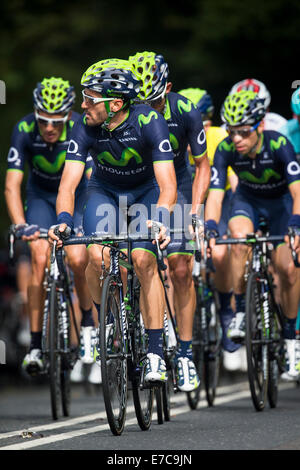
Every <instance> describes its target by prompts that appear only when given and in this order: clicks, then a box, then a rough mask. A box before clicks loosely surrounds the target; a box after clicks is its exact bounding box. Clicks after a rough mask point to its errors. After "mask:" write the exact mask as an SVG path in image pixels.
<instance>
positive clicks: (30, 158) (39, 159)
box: [5, 77, 93, 373]
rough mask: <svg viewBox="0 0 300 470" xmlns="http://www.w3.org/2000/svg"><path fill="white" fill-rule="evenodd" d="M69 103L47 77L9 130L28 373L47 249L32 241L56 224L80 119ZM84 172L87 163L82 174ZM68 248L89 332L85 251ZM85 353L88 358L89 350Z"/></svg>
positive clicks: (80, 197)
mask: <svg viewBox="0 0 300 470" xmlns="http://www.w3.org/2000/svg"><path fill="white" fill-rule="evenodd" d="M74 102H75V92H74V88H73V87H72V86H70V84H69V82H68V81H66V80H63V79H62V78H55V77H51V78H44V79H43V80H42V81H41V82H39V83H38V84H37V86H36V88H35V89H34V91H33V103H34V112H33V113H31V114H28V115H27V116H25V117H23V118H22V119H21V120H20V121H19V122H18V123H17V124H16V126H15V127H14V130H13V133H12V138H11V147H10V149H9V153H8V157H7V162H8V170H7V174H6V181H5V198H6V204H7V209H8V213H9V216H10V219H11V222H12V223H13V224H16V225H17V226H18V236H19V237H20V238H22V239H23V240H24V241H28V242H30V252H31V263H32V276H31V278H30V280H29V289H28V305H29V312H30V328H31V343H30V347H29V352H28V354H26V356H25V359H24V361H23V368H24V369H25V370H26V371H28V372H29V373H31V371H33V369H35V370H37V371H38V370H40V369H42V367H43V364H42V361H41V335H42V312H43V298H44V295H43V294H44V292H43V289H44V288H43V278H44V272H45V267H46V263H47V252H48V247H49V245H48V242H47V241H46V240H43V239H37V237H38V236H39V234H40V232H45V233H47V232H48V229H49V228H50V226H51V225H53V224H55V223H56V211H55V202H56V197H57V191H58V186H59V182H60V179H61V175H62V170H63V167H64V162H65V156H66V151H67V148H68V144H69V139H70V134H71V129H72V127H73V124H74V122H75V121H76V120H77V119H79V118H80V115H79V114H78V113H75V112H73V111H72V107H73V105H74ZM26 162H27V163H28V166H29V177H28V180H27V185H26V209H25V210H24V209H23V203H22V196H21V187H22V183H23V179H24V171H25V165H26ZM89 167H91V165H90V164H89V165H87V166H86V169H88V168H89ZM86 187H87V179H86V177H84V178H82V180H81V183H80V187H79V189H78V190H77V193H76V206H75V213H76V218H75V223H74V227H75V229H79V228H80V226H81V218H82V211H83V206H84V203H85V193H86ZM69 248H71V250H70V249H69ZM74 248H75V249H74ZM74 248H73V247H68V259H69V264H70V267H71V268H72V270H73V272H74V281H75V286H76V290H77V295H78V297H79V302H80V306H81V309H82V320H83V321H84V325H85V326H89V327H90V330H91V329H92V327H93V322H92V317H91V306H92V300H91V298H90V294H89V291H88V288H87V284H86V281H85V276H84V269H85V265H86V263H87V258H86V253H85V248H83V247H81V246H80V245H79V246H78V247H74ZM89 353H90V354H91V353H92V350H91V347H90V351H89ZM90 357H91V356H90ZM90 362H92V357H91V361H90Z"/></svg>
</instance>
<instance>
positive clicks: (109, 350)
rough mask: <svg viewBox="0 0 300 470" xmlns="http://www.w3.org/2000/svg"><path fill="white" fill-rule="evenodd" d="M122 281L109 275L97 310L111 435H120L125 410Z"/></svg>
mask: <svg viewBox="0 0 300 470" xmlns="http://www.w3.org/2000/svg"><path fill="white" fill-rule="evenodd" d="M121 285H122V284H121V281H120V280H119V279H118V278H116V276H114V275H108V276H107V278H106V279H105V281H104V284H103V290H102V297H101V309H100V359H101V373H102V389H103V396H104V403H105V409H106V415H107V419H108V423H109V426H110V429H111V431H112V433H113V434H115V435H117V436H118V435H120V434H122V432H123V429H124V425H125V419H126V407H127V388H128V383H127V341H128V329H127V321H126V317H125V315H126V313H125V308H124V306H123V305H122V303H123V296H122V291H121Z"/></svg>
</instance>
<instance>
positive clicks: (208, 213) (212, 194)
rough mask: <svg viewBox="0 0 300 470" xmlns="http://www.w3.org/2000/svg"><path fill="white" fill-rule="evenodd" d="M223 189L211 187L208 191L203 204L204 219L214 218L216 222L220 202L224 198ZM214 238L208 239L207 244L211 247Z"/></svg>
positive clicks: (219, 211)
mask: <svg viewBox="0 0 300 470" xmlns="http://www.w3.org/2000/svg"><path fill="white" fill-rule="evenodd" d="M224 194H225V191H223V190H217V189H212V190H210V191H209V193H208V197H207V200H206V204H205V213H204V220H205V221H206V220H211V219H213V220H215V221H216V223H217V224H218V223H219V221H220V218H221V214H222V203H223V199H224ZM214 245H215V240H214V239H213V238H212V239H210V242H209V246H210V248H213V247H214Z"/></svg>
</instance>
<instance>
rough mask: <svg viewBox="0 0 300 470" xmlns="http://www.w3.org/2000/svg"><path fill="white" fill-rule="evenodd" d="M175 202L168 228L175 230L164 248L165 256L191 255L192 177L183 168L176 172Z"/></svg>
mask: <svg viewBox="0 0 300 470" xmlns="http://www.w3.org/2000/svg"><path fill="white" fill-rule="evenodd" d="M176 179H177V201H176V206H175V210H174V212H173V213H172V214H171V220H170V228H171V229H175V230H176V232H175V233H171V241H170V243H169V245H168V246H167V247H166V250H165V252H166V254H167V256H168V257H169V256H172V255H175V254H178V255H190V256H192V255H193V252H194V249H193V245H192V244H191V243H190V242H191V236H190V234H189V229H188V226H189V224H191V221H192V219H191V215H189V214H190V211H191V203H192V185H193V181H192V176H191V173H190V170H188V169H187V168H184V170H183V171H181V172H177V174H176Z"/></svg>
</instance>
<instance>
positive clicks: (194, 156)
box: [192, 150, 207, 160]
mask: <svg viewBox="0 0 300 470" xmlns="http://www.w3.org/2000/svg"><path fill="white" fill-rule="evenodd" d="M206 153H207V150H205V151H204V152H203V153H201V155H192V157H193V158H194V159H195V160H196V159H199V158H202V157H204V155H205V154H206Z"/></svg>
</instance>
